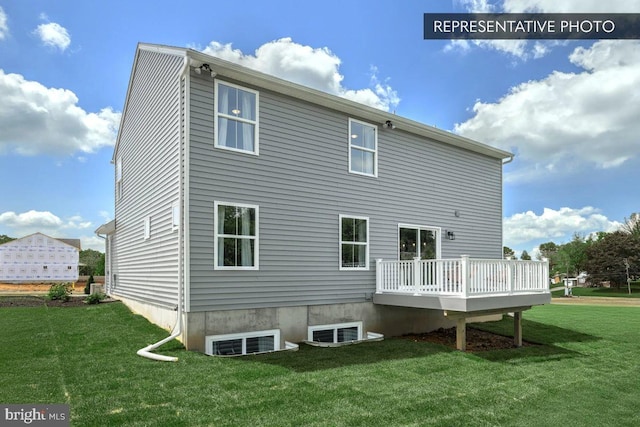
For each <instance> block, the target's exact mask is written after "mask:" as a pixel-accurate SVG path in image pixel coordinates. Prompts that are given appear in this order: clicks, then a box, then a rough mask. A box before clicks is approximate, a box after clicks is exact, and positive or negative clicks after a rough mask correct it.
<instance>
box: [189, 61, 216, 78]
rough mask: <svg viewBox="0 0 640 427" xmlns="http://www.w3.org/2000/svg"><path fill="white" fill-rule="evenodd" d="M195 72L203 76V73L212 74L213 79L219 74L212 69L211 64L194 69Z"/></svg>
mask: <svg viewBox="0 0 640 427" xmlns="http://www.w3.org/2000/svg"><path fill="white" fill-rule="evenodd" d="M193 71H195V73H196V74H202V72H203V71H206V72H208V73H209V74H211V77H215V76H217V75H218V73H216V72H215V71H213V70H212V69H211V66H209V64H202V65H201V66H199V67H196V68H194V69H193Z"/></svg>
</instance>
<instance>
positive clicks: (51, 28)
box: [33, 22, 71, 52]
mask: <svg viewBox="0 0 640 427" xmlns="http://www.w3.org/2000/svg"><path fill="white" fill-rule="evenodd" d="M33 32H34V34H36V35H37V36H38V37H39V38H40V41H41V42H42V43H43V44H44V45H45V46H49V47H53V48H57V49H60V51H62V52H64V50H65V49H67V48H68V47H69V45H70V44H71V36H70V35H69V32H68V31H67V29H66V28H64V27H63V26H62V25H60V24H57V23H55V22H48V23H46V24H40V25H38V27H37V28H36V29H35V30H33Z"/></svg>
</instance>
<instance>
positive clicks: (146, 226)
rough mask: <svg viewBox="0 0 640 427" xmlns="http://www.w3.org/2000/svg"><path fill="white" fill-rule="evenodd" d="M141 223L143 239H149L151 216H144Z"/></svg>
mask: <svg viewBox="0 0 640 427" xmlns="http://www.w3.org/2000/svg"><path fill="white" fill-rule="evenodd" d="M142 223H143V227H144V240H149V239H150V238H151V217H146V218H145V219H144V220H143V221H142Z"/></svg>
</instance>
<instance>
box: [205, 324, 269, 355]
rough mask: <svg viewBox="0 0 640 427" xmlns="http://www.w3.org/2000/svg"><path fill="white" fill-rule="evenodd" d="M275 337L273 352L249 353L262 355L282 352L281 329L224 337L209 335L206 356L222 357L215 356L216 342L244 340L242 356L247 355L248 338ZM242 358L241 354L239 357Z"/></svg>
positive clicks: (225, 335)
mask: <svg viewBox="0 0 640 427" xmlns="http://www.w3.org/2000/svg"><path fill="white" fill-rule="evenodd" d="M270 335H273V350H269V351H266V352H265V351H261V352H258V353H249V354H260V353H269V352H271V351H278V350H280V329H268V330H266V331H252V332H241V333H237V334H224V335H208V336H206V337H205V354H208V355H210V356H221V355H217V354H213V351H212V345H213V343H214V342H216V341H230V340H237V339H241V340H242V354H241V355H246V354H247V338H259V337H266V336H270ZM238 356H240V354H239V355H238Z"/></svg>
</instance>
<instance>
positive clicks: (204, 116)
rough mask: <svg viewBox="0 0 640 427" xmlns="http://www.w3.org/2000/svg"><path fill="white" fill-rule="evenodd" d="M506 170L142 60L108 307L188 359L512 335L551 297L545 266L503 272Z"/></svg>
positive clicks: (384, 116) (297, 94)
mask: <svg viewBox="0 0 640 427" xmlns="http://www.w3.org/2000/svg"><path fill="white" fill-rule="evenodd" d="M511 159H512V155H511V154H510V153H508V152H505V151H502V150H498V149H496V148H492V147H489V146H487V145H483V144H480V143H478V142H475V141H471V140H469V139H466V138H463V137H460V136H457V135H453V134H451V133H448V132H445V131H442V130H438V129H436V128H433V127H430V126H426V125H423V124H420V123H417V122H414V121H411V120H408V119H405V118H402V117H399V116H396V115H394V114H391V113H387V112H384V111H381V110H378V109H374V108H371V107H368V106H365V105H362V104H359V103H356V102H352V101H349V100H347V99H344V98H341V97H337V96H333V95H329V94H326V93H323V92H320V91H317V90H314V89H310V88H307V87H304V86H300V85H298V84H294V83H291V82H288V81H284V80H281V79H278V78H276V77H273V76H269V75H266V74H263V73H260V72H257V71H254V70H251V69H247V68H244V67H241V66H239V65H236V64H233V63H230V62H227V61H224V60H221V59H218V58H214V57H211V56H208V55H205V54H203V53H201V52H197V51H194V50H191V49H184V48H174V47H167V46H159V45H151V44H140V45H138V49H137V51H136V55H135V61H134V64H133V70H132V73H131V79H130V81H129V88H128V91H127V98H126V103H125V107H124V112H123V115H122V121H121V125H120V130H119V135H118V138H117V141H116V146H115V149H114V154H113V163H114V164H115V182H114V184H115V185H114V188H115V220H114V221H112V222H110V223H108V224H105V225H103V226H101V227H100V228H99V229H98V230H96V233H98V234H99V235H104V237H106V271H107V273H106V284H105V285H106V290H107V293H108V294H110V295H112V296H114V297H117V298H120V299H122V300H123V301H124V302H125V303H126V304H128V305H129V306H130V307H131V308H132V309H134V310H135V311H137V312H139V313H141V314H143V315H144V316H146V317H147V318H148V319H150V320H151V321H153V322H155V323H157V324H159V325H161V326H163V327H165V328H169V327H171V326H172V324H173V322H175V320H176V315H178V316H180V317H181V321H182V329H181V330H180V335H181V336H180V338H181V340H182V341H183V342H184V344H185V345H186V347H187V348H188V349H192V350H199V351H203V352H205V353H208V354H237V353H247V352H253V351H271V350H278V349H282V348H284V347H285V341H293V342H299V341H305V340H307V341H315V342H326V341H330V342H343V341H357V340H361V339H366V338H367V334H366V332H367V331H375V332H380V333H383V334H385V335H399V334H405V333H412V332H422V331H428V330H431V329H435V328H438V327H441V326H443V325H451V324H454V323H453V322H456V321H457V323H458V325H463V324H464V319H465V318H466V317H467V316H468V315H470V314H474V315H476V314H493V313H496V312H500V313H502V312H505V311H515V312H516V313H517V314H518V316H516V317H517V318H518V319H519V314H520V313H521V311H522V310H524V309H527V308H529V307H531V306H532V305H536V304H544V303H547V302H549V300H550V294H549V290H548V278H547V271H548V269H547V263H546V262H536V261H526V262H525V261H504V260H501V257H502V167H503V164H504V163H505V162H508V161H510V160H511ZM463 255H467V256H468V257H467V256H463ZM469 257H470V258H469ZM478 259H481V260H484V261H479V260H478ZM489 260H493V261H489ZM508 309H510V310H508ZM445 310H446V311H447V313H446V314H447V315H448V317H445V316H444V312H445ZM460 318H461V319H463V321H461V320H459V319H460ZM452 319H453V320H452ZM462 331H464V328H462Z"/></svg>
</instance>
